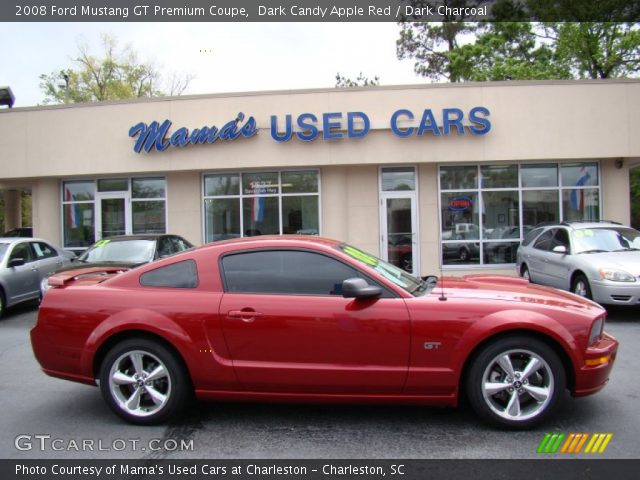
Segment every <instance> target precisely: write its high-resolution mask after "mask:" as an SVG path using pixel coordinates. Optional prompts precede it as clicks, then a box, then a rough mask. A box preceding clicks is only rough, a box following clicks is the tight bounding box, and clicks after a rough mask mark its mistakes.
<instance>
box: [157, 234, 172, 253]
mask: <svg viewBox="0 0 640 480" xmlns="http://www.w3.org/2000/svg"><path fill="white" fill-rule="evenodd" d="M174 253H175V250H174V249H173V245H172V244H171V238H170V237H161V238H159V239H158V254H157V256H158V258H162V257H168V256H169V255H173V254H174Z"/></svg>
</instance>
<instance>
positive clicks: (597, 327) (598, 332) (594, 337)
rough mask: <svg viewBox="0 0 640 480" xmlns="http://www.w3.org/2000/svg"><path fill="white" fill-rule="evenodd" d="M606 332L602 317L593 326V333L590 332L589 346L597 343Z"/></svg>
mask: <svg viewBox="0 0 640 480" xmlns="http://www.w3.org/2000/svg"><path fill="white" fill-rule="evenodd" d="M603 331H604V317H600V318H599V319H597V320H596V321H595V322H593V325H591V331H590V332H589V345H593V344H594V343H596V342H597V341H598V340H599V339H600V337H601V336H602V332H603Z"/></svg>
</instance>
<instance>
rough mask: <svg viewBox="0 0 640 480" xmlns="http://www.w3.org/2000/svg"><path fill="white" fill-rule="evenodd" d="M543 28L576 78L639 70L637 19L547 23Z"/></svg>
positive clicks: (600, 76)
mask: <svg viewBox="0 0 640 480" xmlns="http://www.w3.org/2000/svg"><path fill="white" fill-rule="evenodd" d="M544 29H545V37H546V38H548V39H550V40H551V41H553V42H555V45H556V52H557V55H558V57H559V58H561V59H562V60H563V61H564V62H566V63H567V64H568V65H570V66H571V69H572V73H573V76H574V77H575V78H592V79H597V78H615V77H633V76H635V75H637V73H638V72H639V71H640V31H639V30H638V24H637V23H612V22H601V23H594V22H583V23H547V24H544Z"/></svg>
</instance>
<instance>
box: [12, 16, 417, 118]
mask: <svg viewBox="0 0 640 480" xmlns="http://www.w3.org/2000/svg"><path fill="white" fill-rule="evenodd" d="M398 32H399V27H398V26H397V25H396V24H395V23H392V22H384V23H383V22H379V23H213V22H212V23H0V45H2V51H3V54H2V63H1V64H0V86H9V87H11V90H12V91H13V94H14V95H15V97H16V102H15V105H14V107H26V106H33V105H39V104H43V101H44V94H43V93H42V90H41V89H40V86H39V84H40V80H39V78H38V77H39V76H40V75H41V74H43V73H46V74H49V73H51V72H55V71H59V70H61V69H65V68H73V67H74V62H73V61H72V57H73V56H74V55H75V54H76V52H77V45H78V42H83V43H86V44H88V45H89V49H90V51H91V52H92V53H95V54H98V53H99V52H100V51H101V49H100V35H101V33H110V34H112V35H114V36H115V37H116V38H117V39H118V41H119V43H120V44H121V45H123V46H124V45H125V44H129V45H131V47H132V48H133V49H134V50H135V51H136V52H137V53H138V55H139V58H140V60H143V61H150V62H153V63H154V65H156V66H157V67H158V68H159V70H160V71H162V72H163V73H166V74H169V73H172V72H176V73H190V74H193V75H195V78H194V80H192V82H191V84H190V85H189V88H188V89H187V90H186V91H185V92H184V93H185V94H204V93H226V92H246V91H261V90H289V89H304V88H323V87H334V86H335V76H336V73H338V72H340V74H342V75H343V76H347V77H350V78H353V79H355V78H356V77H357V76H358V74H359V73H360V72H362V73H363V74H364V75H365V76H367V77H369V78H373V77H374V76H376V75H377V76H378V77H380V84H381V85H404V84H416V83H423V82H424V81H425V79H422V78H420V77H418V76H416V75H415V73H414V72H413V62H411V61H410V60H402V61H401V60H398V59H397V57H396V47H395V42H396V40H397V38H398Z"/></svg>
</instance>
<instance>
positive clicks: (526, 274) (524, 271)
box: [520, 265, 531, 282]
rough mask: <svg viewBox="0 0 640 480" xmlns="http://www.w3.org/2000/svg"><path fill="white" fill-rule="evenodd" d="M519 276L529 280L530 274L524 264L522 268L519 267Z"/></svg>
mask: <svg viewBox="0 0 640 480" xmlns="http://www.w3.org/2000/svg"><path fill="white" fill-rule="evenodd" d="M520 276H521V277H522V278H524V279H525V280H529V282H531V274H530V273H529V269H528V268H527V266H526V265H522V268H521V269H520Z"/></svg>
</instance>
